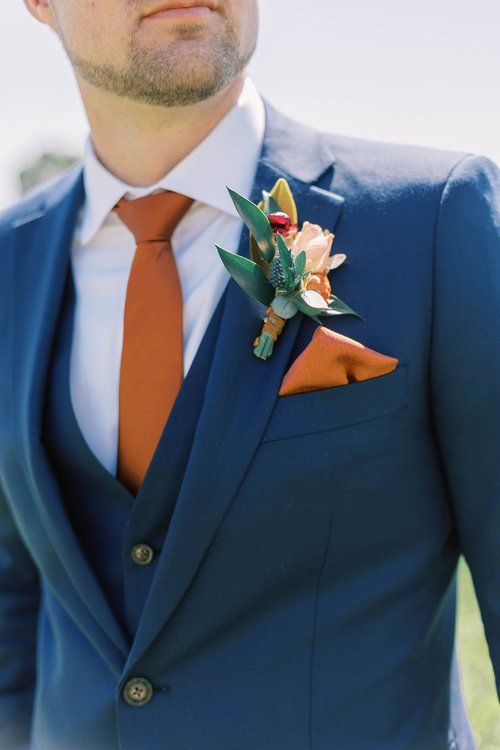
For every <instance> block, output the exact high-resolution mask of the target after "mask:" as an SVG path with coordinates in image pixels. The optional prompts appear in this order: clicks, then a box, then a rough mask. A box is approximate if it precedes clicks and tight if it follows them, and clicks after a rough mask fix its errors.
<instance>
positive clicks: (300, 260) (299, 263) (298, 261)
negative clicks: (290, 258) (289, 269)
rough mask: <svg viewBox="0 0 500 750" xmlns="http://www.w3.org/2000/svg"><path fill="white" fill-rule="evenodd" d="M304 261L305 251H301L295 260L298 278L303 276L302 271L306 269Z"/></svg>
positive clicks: (305, 257)
mask: <svg viewBox="0 0 500 750" xmlns="http://www.w3.org/2000/svg"><path fill="white" fill-rule="evenodd" d="M306 260H307V255H306V252H305V250H302V252H300V253H299V254H298V255H297V257H296V258H295V269H296V271H297V273H298V274H299V276H303V275H304V271H305V268H306Z"/></svg>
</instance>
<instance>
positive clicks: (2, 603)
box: [0, 477, 40, 750]
mask: <svg viewBox="0 0 500 750" xmlns="http://www.w3.org/2000/svg"><path fill="white" fill-rule="evenodd" d="M39 591H40V589H39V578H38V571H37V568H36V567H35V565H34V563H33V561H32V558H31V557H30V555H29V554H28V552H27V549H26V547H25V545H24V543H23V541H22V539H21V537H20V535H19V532H18V530H17V527H16V525H15V522H14V520H13V518H12V514H11V512H10V509H9V507H8V505H7V502H6V500H5V494H4V492H3V488H2V482H1V477H0V748H2V750H27V749H28V747H29V738H30V731H31V715H32V707H33V695H34V687H35V674H36V639H37V621H38V609H39Z"/></svg>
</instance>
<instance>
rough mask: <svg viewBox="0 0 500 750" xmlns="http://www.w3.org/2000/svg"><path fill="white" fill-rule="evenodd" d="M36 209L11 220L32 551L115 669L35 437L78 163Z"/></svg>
mask: <svg viewBox="0 0 500 750" xmlns="http://www.w3.org/2000/svg"><path fill="white" fill-rule="evenodd" d="M48 195H49V201H48V203H47V204H45V205H43V206H42V207H41V208H40V209H39V210H38V211H37V212H36V213H34V214H33V213H32V214H30V215H28V216H27V217H26V218H25V219H24V220H23V219H21V220H17V221H16V222H14V225H13V226H14V228H15V232H14V244H15V247H14V248H13V250H14V253H13V276H12V282H11V283H12V285H13V287H14V309H13V336H12V345H13V351H12V364H13V373H12V375H13V394H14V402H15V406H14V409H15V414H16V423H17V424H18V426H19V438H20V444H21V445H22V449H23V453H24V456H25V461H24V466H25V470H26V475H27V480H28V483H29V486H30V489H31V495H32V497H33V499H34V502H35V506H36V509H37V511H38V513H39V515H40V517H41V520H42V524H43V529H44V539H43V540H42V541H40V534H39V532H38V531H37V530H36V529H35V528H34V526H33V527H32V525H31V524H30V527H32V528H30V529H27V534H28V535H32V537H33V548H34V549H35V550H37V549H39V550H40V552H39V557H40V560H41V561H42V562H43V570H44V574H45V575H46V577H47V579H48V581H49V583H50V584H51V586H52V587H53V589H54V590H55V591H56V593H57V595H58V596H59V598H60V599H61V601H62V602H63V603H64V606H65V607H66V608H67V610H68V612H69V613H70V614H71V615H72V616H73V618H74V619H75V620H76V621H77V622H78V623H79V625H80V627H81V628H82V629H83V630H84V632H85V633H86V635H87V636H88V637H89V639H90V640H91V641H92V642H93V643H94V644H95V646H96V648H97V649H98V650H99V651H100V652H101V654H102V655H103V656H104V658H105V659H106V661H107V662H108V663H109V664H110V666H111V667H112V668H113V670H114V671H115V673H117V674H119V673H120V672H121V666H122V665H123V662H124V660H125V659H124V657H125V655H126V654H127V653H128V648H129V644H128V642H127V639H126V637H125V634H124V632H123V631H122V629H121V627H120V625H119V623H118V621H117V620H116V618H115V616H114V614H113V612H112V610H111V608H110V606H109V604H108V602H107V600H106V597H105V595H104V592H103V591H102V589H101V587H100V585H99V583H98V581H97V579H96V578H95V576H94V574H93V572H92V570H91V568H90V566H89V564H88V562H87V559H86V557H85V555H84V553H83V550H82V548H81V546H80V544H79V541H78V539H77V537H76V534H75V533H74V530H73V528H72V526H71V523H70V521H69V518H68V516H67V514H66V512H65V509H64V504H63V501H62V497H61V493H60V489H59V486H58V484H57V479H56V477H55V475H54V473H53V471H52V468H51V465H50V460H49V457H48V456H47V454H46V451H45V449H44V446H43V443H42V442H41V439H40V436H41V429H42V408H43V400H44V387H45V383H46V377H47V373H48V368H49V363H50V350H51V344H52V340H53V336H54V332H55V328H56V323H57V319H58V313H59V309H60V304H61V300H62V293H63V288H64V282H65V279H66V274H67V272H68V268H69V264H70V247H71V242H72V236H73V231H74V227H75V222H76V218H77V212H78V210H79V208H80V206H81V204H82V201H83V198H84V188H83V170H82V167H81V165H78V166H77V168H72V169H71V170H70V171H69V172H68V174H67V175H66V176H65V177H63V178H62V180H61V181H60V182H59V183H58V184H57V186H56V188H55V189H54V188H53V189H52V192H50V193H49V194H48Z"/></svg>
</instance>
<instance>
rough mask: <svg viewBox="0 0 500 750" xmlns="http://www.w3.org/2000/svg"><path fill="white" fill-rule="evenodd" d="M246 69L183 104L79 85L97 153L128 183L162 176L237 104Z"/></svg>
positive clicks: (147, 182) (144, 183)
mask: <svg viewBox="0 0 500 750" xmlns="http://www.w3.org/2000/svg"><path fill="white" fill-rule="evenodd" d="M245 75H246V70H243V71H242V72H241V73H240V74H239V75H238V76H237V77H236V78H235V79H233V81H231V83H230V84H229V85H228V86H226V87H225V88H223V89H221V90H220V91H218V92H217V93H216V94H215V95H214V96H212V97H209V98H207V99H204V100H203V101H200V102H197V103H196V104H191V105H187V106H183V107H159V106H151V105H148V104H144V103H142V102H134V101H131V100H130V99H125V98H123V97H119V96H116V95H115V94H110V93H109V92H106V91H102V90H100V89H97V88H96V87H94V86H93V85H92V84H90V83H88V82H87V81H85V80H83V79H80V80H78V85H79V87H80V91H81V94H82V99H83V103H84V106H85V110H86V113H87V117H88V120H89V125H90V130H91V134H92V142H93V145H94V150H95V152H96V155H97V157H98V158H99V160H100V161H101V163H102V164H103V165H104V166H105V167H106V169H108V170H109V171H110V172H111V173H112V174H114V175H115V176H116V177H118V178H119V179H120V180H122V181H123V182H126V183H127V184H128V185H134V186H147V185H151V184H153V183H155V182H157V181H158V180H159V179H160V178H161V177H163V175H165V174H167V173H168V172H169V171H170V170H171V169H173V167H175V165H176V164H177V163H178V162H179V161H181V160H182V159H183V158H184V157H185V156H186V155H187V154H188V153H189V152H190V151H192V150H193V149H194V148H195V147H196V146H197V145H198V144H199V143H200V142H201V141H202V140H203V139H204V138H205V137H206V136H207V135H208V134H209V132H210V131H211V130H212V129H213V128H214V127H215V126H216V125H217V123H218V122H219V121H220V120H221V119H222V118H223V117H224V115H226V114H227V112H228V111H229V110H230V109H231V107H233V106H234V104H236V102H237V100H238V97H239V95H240V92H241V90H242V88H243V84H244V80H245Z"/></svg>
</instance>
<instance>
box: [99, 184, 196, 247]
mask: <svg viewBox="0 0 500 750" xmlns="http://www.w3.org/2000/svg"><path fill="white" fill-rule="evenodd" d="M192 203H193V198H189V197H188V196H187V195H182V193H176V192H174V191H172V190H164V191H162V192H161V193H150V194H149V195H144V196H142V198H136V199H135V200H130V201H128V200H125V198H124V197H123V198H120V200H119V201H118V203H117V204H116V205H115V206H114V208H113V210H114V211H115V213H116V214H117V215H118V216H119V218H120V219H121V220H122V221H123V223H124V224H125V225H126V226H127V227H128V228H129V229H130V231H131V232H132V234H133V235H134V237H135V241H136V242H137V244H139V243H140V242H169V241H170V239H171V237H172V234H173V232H174V229H175V227H176V226H177V224H178V223H179V221H180V220H181V219H182V217H183V216H184V214H185V213H186V211H187V210H188V208H189V207H190V205H191V204H192Z"/></svg>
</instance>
